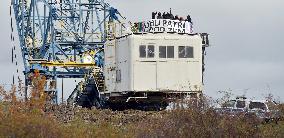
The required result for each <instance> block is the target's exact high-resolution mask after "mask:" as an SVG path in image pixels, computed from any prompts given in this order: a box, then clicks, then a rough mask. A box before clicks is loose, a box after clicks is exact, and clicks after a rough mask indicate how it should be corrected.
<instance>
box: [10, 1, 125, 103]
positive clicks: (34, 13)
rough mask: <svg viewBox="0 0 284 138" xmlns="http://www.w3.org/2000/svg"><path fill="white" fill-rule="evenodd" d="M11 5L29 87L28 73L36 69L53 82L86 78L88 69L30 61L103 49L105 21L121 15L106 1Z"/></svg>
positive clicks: (72, 56)
mask: <svg viewBox="0 0 284 138" xmlns="http://www.w3.org/2000/svg"><path fill="white" fill-rule="evenodd" d="M11 4H12V5H13V9H14V14H15V20H16V26H17V29H18V35H19V41H20V48H21V51H22V58H23V62H24V66H25V71H24V74H25V83H26V86H28V85H29V84H30V80H29V79H28V75H29V74H30V73H32V72H33V70H34V69H38V70H39V71H40V72H41V73H42V74H43V75H45V76H46V77H47V78H48V79H52V80H54V81H56V79H57V78H83V77H84V76H85V74H86V73H87V72H88V69H85V68H77V67H64V68H61V67H52V68H51V67H49V68H48V67H41V66H40V65H34V64H33V65H32V64H30V63H29V61H34V60H37V61H38V60H44V61H54V62H55V61H57V62H62V61H64V60H65V61H68V60H72V61H76V60H78V58H80V56H81V55H82V53H84V52H87V51H90V50H101V51H103V47H104V43H105V41H106V36H107V35H106V32H107V31H106V28H105V27H106V22H108V21H113V20H119V18H118V16H117V15H120V13H119V12H118V10H117V9H115V8H113V7H111V6H110V5H109V4H108V3H105V2H104V0H30V1H27V0H12V3H11ZM90 17H91V18H90ZM101 19H102V20H101ZM103 24H104V25H103ZM26 91H27V89H26ZM55 94H56V97H55V98H54V99H53V100H54V102H55V103H57V90H56V91H55ZM26 96H27V95H26Z"/></svg>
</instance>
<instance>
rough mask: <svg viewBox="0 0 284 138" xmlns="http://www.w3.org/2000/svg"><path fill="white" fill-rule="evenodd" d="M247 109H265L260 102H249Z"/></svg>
mask: <svg viewBox="0 0 284 138" xmlns="http://www.w3.org/2000/svg"><path fill="white" fill-rule="evenodd" d="M249 109H262V110H266V106H265V104H264V103H262V102H250V104H249Z"/></svg>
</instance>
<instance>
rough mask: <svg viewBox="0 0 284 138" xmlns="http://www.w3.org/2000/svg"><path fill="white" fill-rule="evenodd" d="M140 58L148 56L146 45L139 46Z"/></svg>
mask: <svg viewBox="0 0 284 138" xmlns="http://www.w3.org/2000/svg"><path fill="white" fill-rule="evenodd" d="M139 53H140V58H146V46H145V45H141V46H140V47H139Z"/></svg>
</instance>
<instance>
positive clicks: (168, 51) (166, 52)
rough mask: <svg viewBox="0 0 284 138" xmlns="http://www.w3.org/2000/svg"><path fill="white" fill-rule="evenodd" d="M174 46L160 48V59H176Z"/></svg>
mask: <svg viewBox="0 0 284 138" xmlns="http://www.w3.org/2000/svg"><path fill="white" fill-rule="evenodd" d="M174 55H175V54H174V46H160V47H159V57H160V58H174Z"/></svg>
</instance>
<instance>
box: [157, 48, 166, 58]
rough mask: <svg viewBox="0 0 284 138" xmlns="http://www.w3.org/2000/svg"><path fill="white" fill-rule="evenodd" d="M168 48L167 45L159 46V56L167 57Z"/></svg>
mask: <svg viewBox="0 0 284 138" xmlns="http://www.w3.org/2000/svg"><path fill="white" fill-rule="evenodd" d="M166 53H167V48H166V46H159V57H160V58H166V57H167V56H166Z"/></svg>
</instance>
